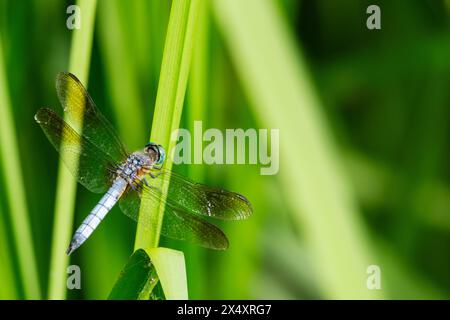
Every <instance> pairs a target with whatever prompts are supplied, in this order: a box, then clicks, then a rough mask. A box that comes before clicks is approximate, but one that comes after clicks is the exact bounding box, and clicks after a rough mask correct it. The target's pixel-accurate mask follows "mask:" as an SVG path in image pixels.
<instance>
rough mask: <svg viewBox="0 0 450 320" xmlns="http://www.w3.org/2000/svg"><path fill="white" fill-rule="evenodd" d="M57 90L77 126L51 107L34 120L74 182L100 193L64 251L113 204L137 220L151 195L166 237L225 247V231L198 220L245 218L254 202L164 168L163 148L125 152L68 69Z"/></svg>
mask: <svg viewBox="0 0 450 320" xmlns="http://www.w3.org/2000/svg"><path fill="white" fill-rule="evenodd" d="M56 91H57V94H58V98H59V100H60V102H61V105H62V107H63V110H64V112H65V114H66V116H68V118H69V119H70V120H72V121H79V120H80V119H82V123H83V127H82V130H78V131H77V130H76V129H74V128H73V127H71V126H70V125H69V124H68V123H67V122H65V121H64V120H63V119H62V118H61V117H60V116H59V115H58V114H56V113H55V112H54V111H53V110H52V109H49V108H42V109H39V110H38V112H37V113H36V115H35V119H36V121H37V123H38V124H39V125H40V126H41V128H42V130H43V131H44V133H45V135H46V136H47V138H48V139H49V141H50V142H51V144H52V145H53V146H54V147H55V148H56V150H57V151H58V152H60V154H61V155H62V160H63V162H64V163H65V165H66V166H67V168H68V169H69V170H70V171H71V172H72V173H73V174H74V176H75V177H76V178H77V179H78V182H79V183H80V184H82V185H83V186H84V187H86V188H87V189H88V190H90V191H91V192H94V193H104V195H103V197H102V198H101V199H100V201H99V202H98V203H97V205H96V206H95V207H94V209H92V211H91V212H90V213H89V215H88V216H87V217H86V218H85V219H84V221H83V222H82V224H81V225H80V226H79V228H78V229H77V230H76V231H75V234H74V236H73V238H72V241H71V242H70V245H69V248H68V249H67V254H71V253H72V252H73V251H75V250H76V249H77V248H78V247H80V246H81V245H82V244H83V243H84V242H85V241H86V240H87V239H88V238H89V236H90V235H91V234H92V233H93V232H94V230H95V229H96V228H97V226H98V225H99V224H100V222H101V221H102V220H103V219H104V218H105V216H106V215H107V213H108V212H109V211H110V210H111V209H112V207H113V206H114V205H115V204H116V203H117V202H119V207H120V209H121V211H122V212H123V213H124V214H125V215H127V216H128V217H130V218H132V219H133V220H135V221H137V220H138V219H139V209H140V203H141V199H142V198H146V199H148V201H149V203H150V204H151V205H152V207H154V208H157V207H158V205H159V204H161V203H162V204H163V205H164V206H165V212H164V220H163V224H162V227H161V233H162V234H163V235H165V236H167V237H169V238H173V239H177V240H186V241H190V242H193V243H195V244H199V245H201V246H203V247H206V248H211V249H217V250H225V249H227V248H228V239H227V237H226V236H225V234H224V233H223V232H222V230H220V229H219V228H218V227H217V226H215V225H214V224H211V223H210V222H208V221H206V220H205V219H204V218H203V217H204V216H207V217H212V218H217V219H221V220H241V219H246V218H248V217H249V216H250V215H251V214H252V206H251V204H250V202H249V201H248V200H247V199H246V198H245V197H244V196H242V195H240V194H238V193H235V192H231V191H226V190H223V189H220V188H214V187H210V186H207V185H204V184H200V183H196V182H193V181H190V180H189V179H186V178H185V177H183V176H181V175H179V174H177V173H175V172H173V171H170V170H167V169H164V162H165V159H166V152H165V150H164V148H163V147H162V146H161V145H158V144H156V143H152V142H151V143H148V144H146V145H145V146H144V148H143V149H142V150H139V151H136V152H133V153H129V152H128V151H127V149H126V148H125V146H124V145H123V143H122V142H121V140H120V139H119V137H118V135H117V134H116V132H115V130H114V128H113V126H112V125H111V123H110V122H109V121H108V120H107V119H106V118H105V117H104V116H103V114H102V113H101V112H100V111H99V109H98V108H97V107H96V106H95V104H94V102H93V100H92V98H91V97H90V96H89V94H88V92H87V91H86V89H85V88H84V87H83V85H82V84H81V82H80V81H79V80H78V79H77V78H76V77H75V76H74V75H73V74H71V73H59V74H58V76H57V79H56ZM79 131H81V132H79ZM167 183H169V188H168V189H167V192H162V190H163V188H161V186H162V185H164V184H167ZM148 223H149V222H147V223H144V225H149V224H148Z"/></svg>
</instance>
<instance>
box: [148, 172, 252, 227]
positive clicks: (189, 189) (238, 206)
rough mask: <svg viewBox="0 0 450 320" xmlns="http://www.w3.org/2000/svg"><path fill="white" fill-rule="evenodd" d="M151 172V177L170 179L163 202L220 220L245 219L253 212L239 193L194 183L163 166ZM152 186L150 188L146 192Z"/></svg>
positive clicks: (152, 190) (152, 189) (150, 181)
mask: <svg viewBox="0 0 450 320" xmlns="http://www.w3.org/2000/svg"><path fill="white" fill-rule="evenodd" d="M152 174H153V176H155V179H162V180H163V181H167V180H168V179H170V181H169V182H170V183H169V190H168V193H167V199H166V202H167V203H169V204H171V205H172V206H174V207H180V208H183V209H184V210H185V211H187V212H190V213H194V214H197V215H203V216H209V217H213V218H217V219H222V220H242V219H246V218H248V217H249V216H250V215H251V214H252V212H253V209H252V206H251V204H250V202H249V201H248V200H247V198H245V197H244V196H243V195H240V194H239V193H235V192H231V191H227V190H224V189H220V188H214V187H210V186H207V185H204V184H201V183H196V182H193V181H191V180H189V179H187V178H185V177H183V176H182V175H179V174H177V173H175V172H173V171H169V170H166V169H159V170H156V169H153V170H152ZM149 183H150V184H152V179H150V180H149ZM158 185H161V184H158ZM155 190H156V189H155V188H151V190H150V192H153V193H155ZM155 196H159V194H158V193H157V194H155Z"/></svg>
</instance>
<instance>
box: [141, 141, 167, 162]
mask: <svg viewBox="0 0 450 320" xmlns="http://www.w3.org/2000/svg"><path fill="white" fill-rule="evenodd" d="M144 150H145V152H146V153H147V154H148V155H149V156H150V157H151V158H152V159H155V164H156V165H162V164H163V163H164V161H165V160H166V151H165V150H164V148H163V147H162V146H161V145H159V144H156V143H153V142H150V143H147V144H146V145H145V148H144Z"/></svg>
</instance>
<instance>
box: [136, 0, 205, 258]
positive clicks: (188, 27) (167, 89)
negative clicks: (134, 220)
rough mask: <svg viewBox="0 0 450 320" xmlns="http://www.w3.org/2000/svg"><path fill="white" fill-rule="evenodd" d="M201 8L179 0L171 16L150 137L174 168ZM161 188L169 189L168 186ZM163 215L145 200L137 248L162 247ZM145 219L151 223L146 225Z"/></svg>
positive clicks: (160, 210) (167, 163) (161, 208)
mask: <svg viewBox="0 0 450 320" xmlns="http://www.w3.org/2000/svg"><path fill="white" fill-rule="evenodd" d="M197 7H198V1H197V0H188V1H180V0H175V1H173V3H172V9H171V13H170V18H169V25H168V30H167V37H166V42H165V47H164V54H163V60H162V66H161V73H160V80H159V86H158V93H157V97H156V105H155V112H154V117H153V124H152V133H151V139H150V140H151V141H154V142H156V143H159V144H161V145H162V146H164V148H165V149H166V152H167V155H168V157H167V160H166V164H165V168H167V169H170V168H171V167H172V160H171V157H170V153H171V150H172V147H173V143H171V142H170V136H171V133H172V131H173V130H175V129H177V128H178V126H179V123H180V119H181V112H182V109H183V101H184V95H185V91H186V82H187V77H188V71H189V63H190V58H191V51H192V38H193V33H194V32H193V31H194V25H195V17H196V14H197ZM159 187H161V188H162V189H161V190H163V191H167V188H168V185H164V186H159ZM164 193H165V192H164ZM163 214H164V206H160V207H159V208H153V207H152V206H151V205H150V204H149V203H148V202H147V201H142V204H141V210H140V217H142V216H145V218H144V219H139V223H138V227H137V232H136V240H135V249H139V248H154V247H157V246H158V243H159V238H160V232H161V225H162V221H163ZM144 221H148V222H149V223H150V224H149V225H144ZM148 230H150V232H149V231H148Z"/></svg>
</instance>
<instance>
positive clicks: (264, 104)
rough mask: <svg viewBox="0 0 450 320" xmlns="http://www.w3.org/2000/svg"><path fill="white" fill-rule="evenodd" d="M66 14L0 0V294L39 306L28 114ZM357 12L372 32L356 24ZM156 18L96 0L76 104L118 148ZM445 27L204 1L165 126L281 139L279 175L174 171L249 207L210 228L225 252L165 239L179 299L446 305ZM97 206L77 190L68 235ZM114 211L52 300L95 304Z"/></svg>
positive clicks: (40, 228) (45, 279)
mask: <svg viewBox="0 0 450 320" xmlns="http://www.w3.org/2000/svg"><path fill="white" fill-rule="evenodd" d="M70 4H72V2H71V1H59V0H46V1H44V0H33V1H31V0H30V1H15V0H0V59H1V61H0V92H1V93H0V103H1V104H2V106H0V126H1V127H2V129H1V130H0V132H1V134H2V137H1V138H2V140H1V142H2V144H3V145H2V147H1V148H0V152H1V153H0V161H1V165H2V166H1V167H0V169H1V170H0V299H14V298H47V297H48V296H49V282H50V280H51V279H49V269H50V260H51V247H52V241H56V240H52V230H53V223H54V211H55V209H54V208H55V194H56V190H57V175H58V155H57V153H56V152H55V150H54V149H53V148H52V146H51V145H50V143H49V142H48V141H47V139H46V137H45V136H44V134H43V133H42V132H41V130H40V128H39V126H38V125H37V124H36V123H35V121H34V114H35V112H36V111H37V109H38V108H40V107H43V106H51V107H52V108H53V109H54V110H56V111H57V112H59V113H62V110H61V108H60V106H59V102H58V100H57V96H56V91H55V88H54V80H55V76H56V74H57V73H58V72H60V71H65V70H68V65H69V56H70V52H71V38H72V34H73V32H74V31H72V30H69V29H68V28H67V27H66V19H67V18H68V16H69V14H67V13H66V8H67V7H68V6H69V5H70ZM370 4H378V5H379V6H380V8H381V26H382V29H381V30H368V29H367V27H366V19H367V18H368V16H369V15H368V14H367V13H366V8H367V7H368V6H369V5H370ZM170 8H171V3H170V2H169V1H163V0H153V1H144V0H133V1H120V0H99V1H98V2H97V8H96V13H95V25H94V33H93V42H92V50H91V51H90V52H89V54H90V59H91V61H90V64H89V68H90V70H89V73H88V74H89V76H88V78H89V92H90V93H91V95H92V97H93V99H94V101H95V102H96V104H97V106H98V107H99V108H100V110H101V111H102V112H103V113H104V114H105V115H106V116H107V118H109V119H110V120H111V122H112V123H113V124H114V125H115V127H116V128H117V129H118V132H119V134H120V135H121V137H122V138H123V140H124V142H125V143H126V144H127V145H128V147H129V149H131V150H133V149H137V148H140V147H142V145H144V144H145V143H146V142H147V140H148V136H149V133H150V130H151V128H150V126H151V121H152V115H153V108H154V104H155V98H156V92H157V87H158V79H159V70H160V66H161V59H162V55H163V49H164V40H165V35H166V29H167V23H168V20H169V13H170ZM82 14H83V12H82ZM449 14H450V2H449V1H440V0H416V1H411V0H394V1H363V0H359V1H358V0H341V1H329V0H316V1H295V0H279V1H276V0H260V1H259V0H249V1H225V0H215V1H206V2H205V3H204V4H202V6H201V10H199V15H198V20H197V29H196V32H195V34H194V42H193V44H192V45H193V56H192V61H191V69H190V77H189V80H188V88H187V92H186V98H185V104H184V109H183V116H182V124H181V127H184V128H192V126H193V121H194V120H202V121H203V128H204V129H207V128H218V129H220V130H225V129H226V128H268V129H279V130H280V172H279V174H278V175H275V176H261V175H260V173H259V169H260V168H259V166H258V165H210V166H209V165H189V166H187V165H181V166H175V168H174V169H175V170H176V171H178V172H181V173H183V174H185V175H187V176H189V177H190V178H192V179H193V180H197V181H201V182H205V183H207V184H211V185H215V186H221V187H224V188H227V189H230V190H233V191H237V192H239V193H242V194H244V195H245V196H246V197H248V198H249V199H250V201H251V202H252V204H253V208H254V214H253V216H252V217H251V218H250V219H249V220H247V221H242V222H234V223H223V224H220V225H221V227H223V229H224V230H225V232H226V233H227V235H228V236H229V240H230V248H229V250H228V251H226V252H215V251H211V250H207V249H203V248H199V247H195V246H192V245H189V244H185V243H180V242H175V241H167V240H163V242H162V245H164V246H168V247H173V248H176V249H179V250H182V251H183V252H184V253H185V259H186V265H187V272H188V287H189V297H190V298H191V299H202V298H203V299H311V298H312V299H344V298H360V299H367V298H376V299H378V298H380V299H408V298H412V299H431V298H437V299H448V298H449V297H450V290H449V288H450V165H449V164H450V152H449V148H448V145H449V144H448V141H449V138H450V130H449V129H450V127H449V123H450V121H449V120H450V90H449V89H450V86H449V84H450V82H449V80H450V28H449ZM82 28H83V26H82ZM14 154H15V155H16V156H14ZM16 158H17V159H16ZM16 160H17V161H18V162H19V163H17V161H16ZM15 173H17V174H15ZM16 191H18V192H17V193H16ZM21 194H23V196H21ZM98 199H99V195H95V194H91V193H89V192H88V191H87V190H85V189H83V187H81V186H79V187H78V189H77V196H76V206H75V219H74V227H77V226H78V225H79V223H80V222H81V221H82V219H84V217H85V216H86V215H87V213H88V212H89V211H90V210H91V209H92V208H93V207H94V205H95V204H96V201H98ZM119 212H120V210H119V209H118V208H114V209H113V210H112V212H111V213H110V214H109V215H108V218H107V219H106V220H105V221H104V222H103V223H102V224H101V225H100V227H99V228H98V229H97V231H96V232H95V233H94V234H93V236H92V237H91V239H90V240H89V241H87V242H86V244H85V245H84V246H83V247H82V248H81V249H80V250H78V251H77V252H76V253H75V254H74V255H73V256H71V259H70V264H77V265H79V266H80V268H81V272H82V280H81V286H82V288H81V290H69V291H68V292H67V298H71V299H104V298H106V297H107V295H108V293H109V291H110V290H111V288H112V286H113V284H114V282H115V280H116V279H117V276H118V275H119V272H120V270H121V268H122V267H123V266H124V265H125V263H126V262H127V259H128V257H129V256H130V255H131V253H132V250H133V243H134V237H135V229H136V226H135V224H134V223H133V222H132V221H131V220H128V219H127V218H126V217H125V216H124V215H122V214H120V213H119ZM16 213H18V216H14V214H16ZM27 220H28V221H27ZM28 244H31V246H28ZM66 245H67V244H64V245H63V246H66ZM33 251H34V253H33ZM61 254H64V253H63V252H62V253H61ZM21 255H23V257H22V258H20V256H21ZM33 255H34V256H33ZM21 259H22V260H21ZM21 261H28V262H29V263H26V264H25V266H26V268H25V269H22V270H21V265H22V268H23V262H21ZM34 264H35V267H34ZM370 265H377V266H379V268H380V272H381V273H380V275H381V289H379V290H369V289H368V288H367V286H366V281H367V278H368V277H369V276H370V274H368V273H367V272H366V271H367V267H369V266H370ZM30 287H31V288H32V289H30ZM24 288H28V289H29V291H28V293H27V290H25V289H24ZM30 292H31V293H30Z"/></svg>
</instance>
